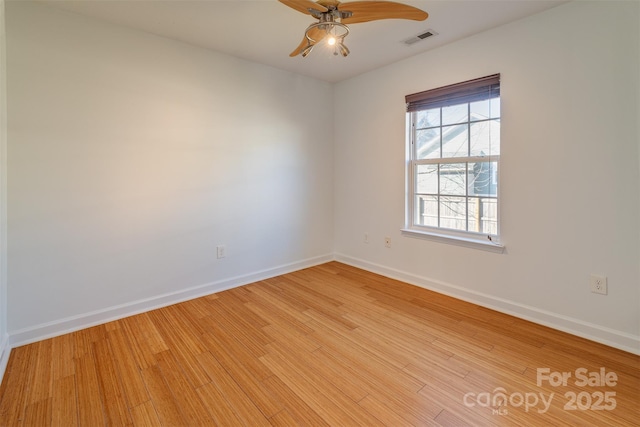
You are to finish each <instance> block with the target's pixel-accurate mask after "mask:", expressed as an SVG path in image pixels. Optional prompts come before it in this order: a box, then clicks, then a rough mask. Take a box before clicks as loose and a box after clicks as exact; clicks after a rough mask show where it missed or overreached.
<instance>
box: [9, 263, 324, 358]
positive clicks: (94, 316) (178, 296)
mask: <svg viewBox="0 0 640 427" xmlns="http://www.w3.org/2000/svg"><path fill="white" fill-rule="evenodd" d="M333 259H334V258H333V255H322V256H317V257H314V258H308V259H304V260H301V261H297V262H293V263H289V264H284V265H281V266H278V267H274V268H269V269H265V270H260V271H256V272H253V273H249V274H244V275H241V276H236V277H231V278H228V279H223V280H219V281H216V282H211V283H207V284H205V285H200V286H195V287H192V288H188V289H184V290H180V291H176V292H170V293H166V294H163V295H158V296H155V297H151V298H145V299H142V300H138V301H134V302H130V303H126V304H121V305H117V306H114V307H109V308H105V309H102V310H96V311H92V312H89V313H84V314H80V315H77V316H71V317H67V318H65V319H61V320H54V321H52V322H47V323H43V324H40V325H36V326H32V327H29V328H24V329H20V330H18V331H13V332H11V333H10V335H9V336H10V339H9V344H10V345H11V347H17V346H20V345H25V344H29V343H32V342H36V341H40V340H43V339H47V338H52V337H55V336H58V335H62V334H66V333H69V332H74V331H78V330H80V329H85V328H89V327H91V326H96V325H100V324H103V323H106V322H111V321H113V320H117V319H122V318H124V317H129V316H133V315H136V314H140V313H144V312H147V311H150V310H155V309H158V308H161V307H166V306H169V305H173V304H177V303H180V302H183V301H188V300H191V299H194V298H198V297H202V296H205V295H210V294H212V293H216V292H221V291H224V290H227V289H232V288H236V287H239V286H243V285H247V284H249V283H254V282H258V281H260V280H265V279H268V278H271V277H275V276H280V275H283V274H287V273H291V272H293V271H297V270H301V269H304V268H309V267H313V266H315V265H319V264H324V263H326V262H329V261H333Z"/></svg>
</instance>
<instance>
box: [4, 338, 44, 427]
mask: <svg viewBox="0 0 640 427" xmlns="http://www.w3.org/2000/svg"><path fill="white" fill-rule="evenodd" d="M35 353H36V352H35V346H33V345H26V346H22V347H17V348H14V349H13V350H12V351H11V354H10V355H9V362H8V363H7V368H6V370H5V374H4V379H3V380H2V396H1V397H0V424H2V425H7V426H15V425H18V424H19V421H20V420H22V418H23V416H24V411H25V408H26V406H27V403H26V400H27V393H28V390H29V387H30V386H31V384H32V383H33V381H35V379H33V378H30V374H31V372H32V370H31V366H32V364H33V363H35V360H34V358H35Z"/></svg>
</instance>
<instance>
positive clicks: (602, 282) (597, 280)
mask: <svg viewBox="0 0 640 427" xmlns="http://www.w3.org/2000/svg"><path fill="white" fill-rule="evenodd" d="M589 284H590V286H591V292H593V293H594V294H602V295H607V292H608V290H609V289H608V286H607V278H606V277H604V276H597V275H595V274H592V275H591V277H590V279H589Z"/></svg>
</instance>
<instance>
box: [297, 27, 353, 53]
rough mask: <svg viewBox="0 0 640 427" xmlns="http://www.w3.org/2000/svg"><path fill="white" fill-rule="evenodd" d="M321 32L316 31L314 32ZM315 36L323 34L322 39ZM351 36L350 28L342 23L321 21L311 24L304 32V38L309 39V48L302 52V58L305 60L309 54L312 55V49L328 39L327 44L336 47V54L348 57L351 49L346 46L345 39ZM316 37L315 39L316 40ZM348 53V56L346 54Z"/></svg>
mask: <svg viewBox="0 0 640 427" xmlns="http://www.w3.org/2000/svg"><path fill="white" fill-rule="evenodd" d="M316 29H317V30H319V32H318V31H314V30H316ZM313 33H315V34H322V37H318V36H317V35H315V36H314V35H313ZM348 35H349V27H347V26H346V25H344V24H343V23H341V22H336V21H320V22H316V23H314V24H311V25H309V26H308V27H307V29H306V30H305V32H304V37H305V38H306V39H307V46H306V47H305V48H304V49H303V50H302V51H301V52H300V53H301V54H302V57H303V58H305V57H306V56H307V55H309V53H311V49H312V48H313V46H315V45H316V44H317V43H318V42H320V41H321V40H324V39H326V42H327V44H328V45H329V46H333V47H335V49H336V50H335V51H334V54H336V55H337V54H338V52H340V54H342V56H347V55H348V54H349V49H347V48H346V47H345V46H344V38H345V37H347V36H348ZM314 37H315V38H314ZM344 52H346V54H345V53H344Z"/></svg>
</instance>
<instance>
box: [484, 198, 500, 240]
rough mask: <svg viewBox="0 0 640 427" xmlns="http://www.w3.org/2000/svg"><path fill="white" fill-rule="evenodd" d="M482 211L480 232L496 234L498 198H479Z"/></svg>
mask: <svg viewBox="0 0 640 427" xmlns="http://www.w3.org/2000/svg"><path fill="white" fill-rule="evenodd" d="M480 205H481V206H482V211H481V215H480V219H481V222H482V226H481V230H480V231H481V232H482V233H485V234H492V235H494V236H495V235H497V234H498V200H496V199H480Z"/></svg>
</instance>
